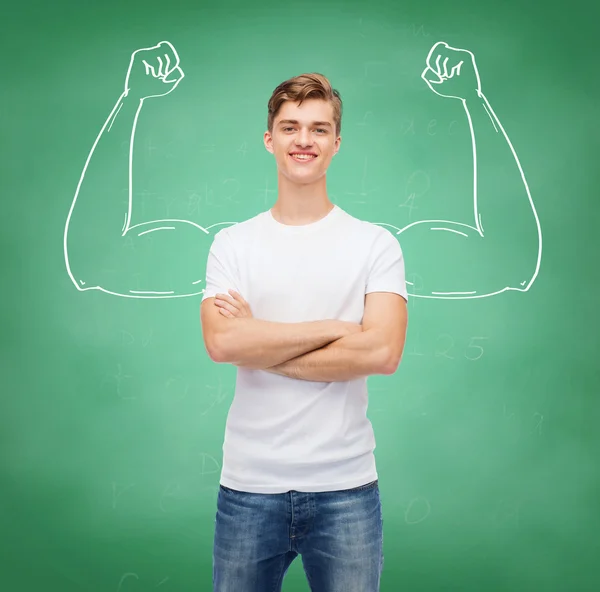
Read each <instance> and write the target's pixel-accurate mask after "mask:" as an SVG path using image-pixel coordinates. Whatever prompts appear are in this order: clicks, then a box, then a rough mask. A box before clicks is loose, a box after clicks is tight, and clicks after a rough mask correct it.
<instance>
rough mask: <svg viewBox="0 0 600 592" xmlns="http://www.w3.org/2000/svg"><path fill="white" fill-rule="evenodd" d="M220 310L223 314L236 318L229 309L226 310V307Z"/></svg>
mask: <svg viewBox="0 0 600 592" xmlns="http://www.w3.org/2000/svg"><path fill="white" fill-rule="evenodd" d="M219 312H220V313H221V314H222V315H223V316H226V317H231V318H234V316H233V315H232V314H231V313H230V312H229V311H228V310H225V309H224V308H219Z"/></svg>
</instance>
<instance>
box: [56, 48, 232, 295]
mask: <svg viewBox="0 0 600 592" xmlns="http://www.w3.org/2000/svg"><path fill="white" fill-rule="evenodd" d="M183 78H184V73H183V71H182V70H181V68H180V66H179V56H178V55H177V52H176V51H175V48H174V47H173V45H171V44H170V43H169V42H167V41H162V42H161V43H158V44H157V45H155V46H152V47H148V48H143V49H139V50H137V51H135V52H133V54H132V56H131V61H130V64H129V68H128V70H127V74H126V77H125V89H124V91H123V93H122V94H121V95H120V96H119V98H118V99H117V101H116V103H115V105H114V107H113V109H112V111H111V112H110V115H109V116H108V118H107V119H106V121H105V122H104V125H103V126H102V129H101V130H100V133H99V134H98V136H97V138H96V140H95V142H94V144H93V146H92V148H91V150H90V152H89V155H88V157H87V160H86V162H85V165H84V167H83V171H82V173H81V176H80V179H79V183H78V185H77V189H76V192H75V197H74V199H73V202H72V204H71V208H70V210H69V213H68V216H67V221H66V225H65V230H64V256H65V263H66V267H67V272H68V274H69V277H70V279H71V281H72V282H73V284H74V285H75V286H76V288H77V289H78V290H80V291H85V290H100V291H102V292H105V293H108V294H113V295H116V296H124V297H129V298H175V297H182V296H193V295H197V294H202V293H203V283H204V277H203V272H202V271H201V270H202V269H203V265H202V262H203V260H205V259H206V254H207V253H208V250H209V248H210V244H211V242H212V240H213V238H214V234H215V233H216V232H217V231H218V230H219V229H220V227H223V226H229V225H231V224H233V223H231V222H221V223H219V224H214V225H213V226H212V227H207V228H204V227H202V226H200V225H198V224H195V223H193V222H190V221H187V220H173V219H167V220H153V221H142V222H139V223H135V224H132V220H133V216H134V214H135V203H134V199H133V195H134V174H133V170H134V166H133V164H134V162H133V161H134V158H133V154H134V141H135V133H136V126H137V124H138V121H139V118H140V115H141V114H142V107H143V106H144V104H145V103H146V101H148V100H156V99H157V98H158V97H163V96H165V95H168V94H169V93H171V92H173V90H175V88H176V87H177V85H178V84H179V83H180V82H181V80H182V79H183ZM124 188H127V189H126V190H125V189H124Z"/></svg>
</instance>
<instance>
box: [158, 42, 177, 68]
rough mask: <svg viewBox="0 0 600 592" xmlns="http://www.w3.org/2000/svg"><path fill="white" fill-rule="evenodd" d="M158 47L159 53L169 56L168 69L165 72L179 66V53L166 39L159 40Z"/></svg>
mask: <svg viewBox="0 0 600 592" xmlns="http://www.w3.org/2000/svg"><path fill="white" fill-rule="evenodd" d="M158 48H159V49H160V53H161V54H164V55H167V56H169V64H170V66H169V67H170V70H167V74H169V73H170V72H171V70H174V69H175V68H177V66H179V55H178V53H177V51H176V50H175V48H174V47H173V45H172V44H171V43H169V42H168V41H161V42H160V43H159V44H158Z"/></svg>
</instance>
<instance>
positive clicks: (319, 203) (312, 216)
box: [271, 175, 334, 226]
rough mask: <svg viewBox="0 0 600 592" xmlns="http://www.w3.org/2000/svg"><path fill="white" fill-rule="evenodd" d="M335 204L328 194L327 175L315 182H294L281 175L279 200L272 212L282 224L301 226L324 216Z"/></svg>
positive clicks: (278, 189)
mask: <svg viewBox="0 0 600 592" xmlns="http://www.w3.org/2000/svg"><path fill="white" fill-rule="evenodd" d="M333 206H334V204H333V203H332V202H331V201H330V199H329V197H328V196H327V184H326V178H325V175H323V177H321V178H320V179H318V180H317V181H316V182H315V183H307V184H297V183H292V182H291V181H290V180H289V179H287V178H286V177H283V176H282V175H280V176H279V179H278V188H277V201H276V202H275V204H274V205H273V207H272V208H271V213H272V214H273V217H274V218H275V219H276V220H277V221H278V222H281V223H282V224H289V225H290V226H300V225H304V224H310V223H311V222H316V221H317V220H320V219H321V218H324V217H325V216H326V215H327V214H328V213H329V212H330V211H331V210H332V209H333Z"/></svg>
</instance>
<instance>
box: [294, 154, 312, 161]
mask: <svg viewBox="0 0 600 592" xmlns="http://www.w3.org/2000/svg"><path fill="white" fill-rule="evenodd" d="M289 156H290V158H291V159H292V160H293V161H294V162H311V161H313V160H315V159H316V158H317V157H316V156H315V155H313V154H290V155H289Z"/></svg>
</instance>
